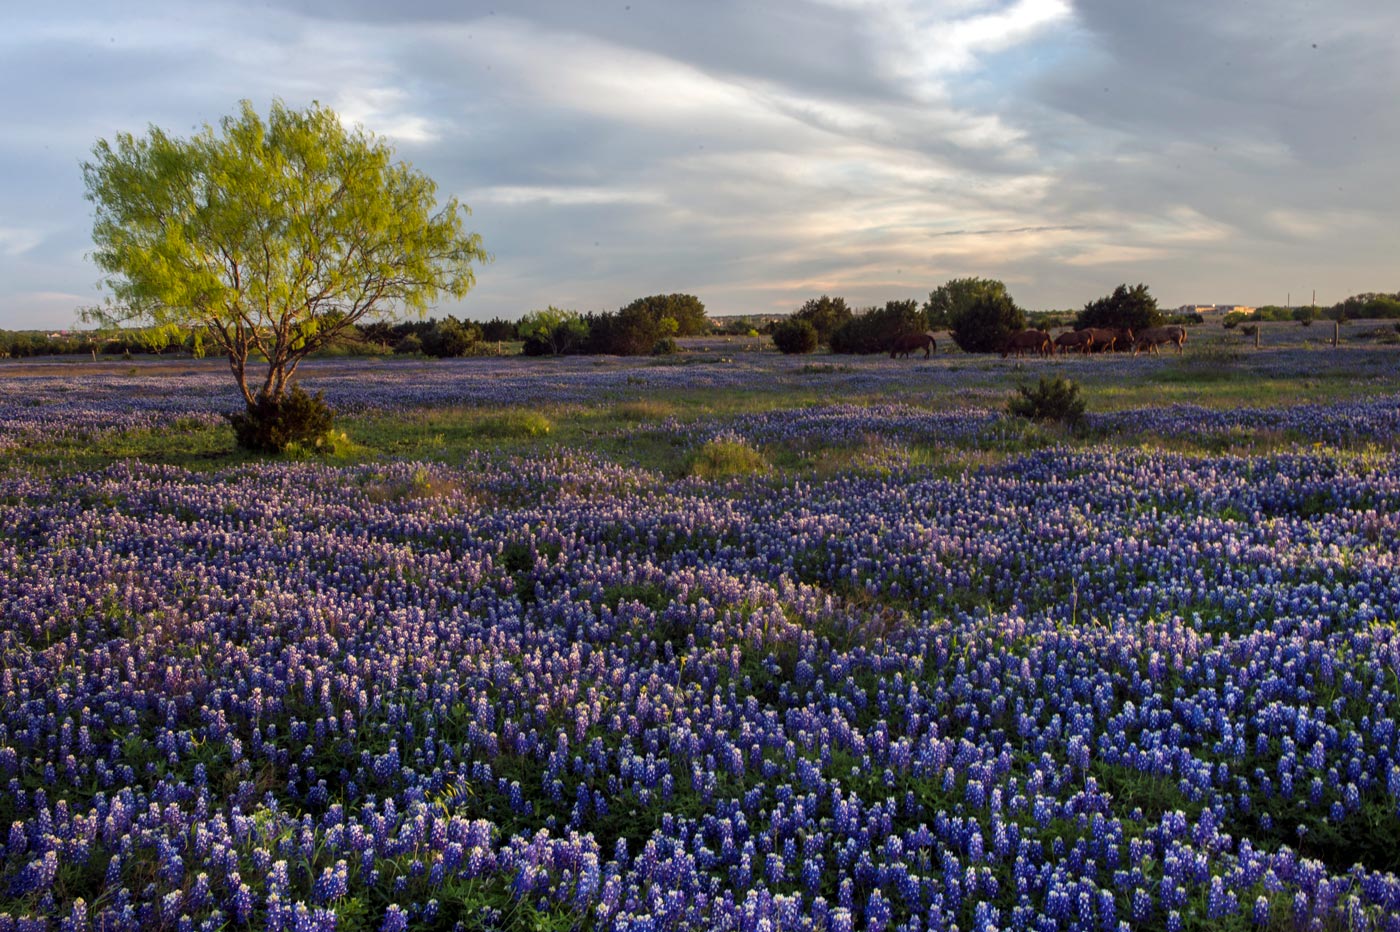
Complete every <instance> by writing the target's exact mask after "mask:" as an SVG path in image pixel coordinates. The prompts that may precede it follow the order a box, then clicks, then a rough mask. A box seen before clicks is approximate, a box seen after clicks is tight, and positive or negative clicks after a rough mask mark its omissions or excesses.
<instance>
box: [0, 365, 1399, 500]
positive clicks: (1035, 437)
mask: <svg viewBox="0 0 1400 932" xmlns="http://www.w3.org/2000/svg"><path fill="white" fill-rule="evenodd" d="M1268 352H1269V351H1268V350H1267V349H1266V350H1264V351H1260V352H1256V351H1254V350H1252V349H1250V348H1242V347H1239V346H1235V345H1233V344H1232V343H1230V342H1229V341H1228V340H1215V341H1211V340H1209V339H1207V340H1204V341H1201V342H1199V343H1197V344H1195V345H1192V346H1190V347H1189V348H1188V352H1187V354H1186V355H1185V356H1183V357H1176V356H1171V355H1168V356H1166V357H1162V358H1160V359H1153V360H1150V361H1144V360H1137V361H1134V362H1132V363H1128V362H1127V361H1126V360H1121V359H1119V360H1100V359H1090V360H1085V361H1082V362H1078V361H1076V362H1075V363H1074V365H1073V368H1072V369H1071V368H1069V367H1067V366H1064V365H1063V364H1062V361H1061V360H1059V359H1052V360H1035V361H1031V362H1029V363H1025V364H1024V365H1011V364H1009V362H1008V361H1004V360H1000V359H995V358H988V359H983V358H981V357H975V358H974V357H963V356H960V355H956V354H955V355H952V356H949V357H947V359H946V365H939V366H936V367H935V369H934V370H933V373H932V375H931V376H930V374H929V372H928V371H927V370H921V373H922V374H921V375H920V376H919V377H913V376H911V377H910V378H909V379H908V380H907V381H904V382H901V383H897V384H895V385H894V386H890V387H883V388H881V389H880V390H879V391H873V390H871V389H870V388H869V387H868V386H867V385H863V384H862V381H861V380H860V379H859V378H858V376H859V374H860V373H861V372H864V371H867V370H869V371H876V370H877V369H879V368H880V366H881V365H882V362H883V361H882V360H879V359H865V358H860V357H856V358H853V359H851V360H849V361H847V360H846V359H845V358H843V359H842V360H841V361H840V362H836V361H834V360H833V361H828V359H825V358H823V359H818V360H815V361H813V362H811V363H807V364H804V365H802V366H801V367H798V368H795V369H785V370H781V371H777V372H774V373H772V377H771V378H767V379H760V378H755V380H754V383H753V384H752V385H748V386H745V387H743V388H698V389H686V390H679V391H669V392H668V393H667V394H666V395H665V397H664V399H663V398H658V397H655V393H656V388H655V387H654V385H653V384H652V383H651V382H650V381H649V377H648V375H647V373H648V372H649V371H654V367H653V366H651V365H650V363H649V362H647V363H645V364H640V365H637V366H636V367H635V376H636V378H635V381H634V382H633V384H628V385H626V386H625V387H624V388H622V389H620V390H619V392H618V397H616V398H615V399H613V400H611V401H604V402H599V403H594V404H588V405H583V404H553V405H543V406H539V407H536V408H528V409H527V408H522V407H520V406H518V405H511V406H502V407H494V408H492V407H476V406H455V407H440V408H423V409H416V410H410V411H408V412H392V413H369V414H360V415H342V416H341V417H340V418H338V419H337V425H336V430H337V438H336V441H335V442H334V443H331V444H329V445H328V447H329V452H327V451H326V450H321V451H316V450H309V449H297V450H293V451H291V456H292V457H293V458H298V459H311V458H328V459H329V460H330V461H331V462H335V463H355V462H366V461H384V460H389V461H395V460H397V461H405V460H407V461H429V462H446V463H454V462H460V461H461V460H462V459H463V458H465V457H466V456H468V455H471V454H474V453H476V452H478V451H490V452H497V453H502V454H506V455H514V454H525V455H533V454H540V453H549V452H552V451H557V450H561V449H587V450H589V451H590V452H591V453H592V454H594V455H597V456H601V457H604V458H606V459H610V460H612V461H615V462H618V463H621V464H625V465H628V466H636V467H641V468H645V469H649V470H653V471H655V472H656V473H658V474H659V475H661V476H664V477H668V478H679V477H682V476H685V475H689V474H697V475H698V474H716V475H717V474H719V473H723V472H725V471H733V474H743V473H744V472H745V471H748V470H750V469H751V468H762V467H755V466H754V462H753V461H752V458H751V457H750V458H749V459H748V461H747V462H741V461H740V460H739V459H735V458H733V457H731V458H730V461H729V462H728V464H727V465H725V464H724V463H721V462H720V461H719V460H716V461H715V462H714V463H711V462H710V458H711V455H712V454H713V453H715V452H716V451H712V452H711V453H710V454H706V455H705V456H704V457H699V456H697V455H696V453H695V451H694V449H693V440H691V439H690V438H689V437H687V436H686V435H685V433H684V427H685V425H690V424H696V425H698V424H700V423H701V422H705V421H712V420H715V419H724V418H728V417H733V416H739V415H744V414H756V413H762V412H766V411H772V410H775V409H784V408H800V407H805V406H816V405H825V404H831V403H834V402H837V401H842V402H848V403H851V404H856V405H860V404H872V403H890V402H897V403H905V404H910V405H913V406H916V407H923V408H927V409H929V410H940V409H951V408H958V407H963V406H966V405H968V404H972V405H980V406H984V407H987V408H989V409H996V408H1000V407H1001V406H1002V405H1003V404H1004V403H1005V399H1006V397H1007V395H1008V394H1010V393H1011V392H1012V391H1013V390H1014V386H1015V385H1016V384H1017V383H1019V382H1023V381H1024V380H1025V378H1026V377H1027V376H1028V375H1032V374H1035V375H1044V374H1049V375H1052V376H1053V375H1057V374H1060V373H1064V374H1066V375H1069V376H1072V377H1073V378H1074V379H1075V381H1076V382H1078V383H1079V384H1080V385H1081V386H1082V392H1083V394H1084V396H1085V398H1086V399H1088V401H1089V404H1090V407H1091V409H1092V410H1093V411H1096V412H1112V411H1115V410H1122V409H1130V408H1138V407H1146V406H1158V405H1168V404H1176V403H1182V404H1195V405H1202V406H1205V407H1210V408H1235V407H1258V406H1272V405H1281V404H1289V403H1297V402H1299V401H1310V402H1329V401H1336V400H1342V399H1358V398H1365V397H1369V396H1374V395H1377V394H1383V393H1390V392H1394V391H1396V390H1397V388H1400V381H1398V380H1397V379H1396V378H1395V376H1394V375H1393V374H1392V375H1386V372H1387V371H1393V370H1386V368H1385V366H1384V365H1382V364H1383V363H1384V359H1382V358H1381V357H1380V356H1378V355H1377V353H1376V352H1370V353H1369V354H1363V355H1364V356H1365V358H1364V359H1362V360H1360V361H1361V363H1363V364H1362V365H1353V364H1352V363H1353V362H1355V360H1351V359H1349V358H1348V356H1347V355H1346V354H1343V355H1342V356H1340V357H1339V356H1337V355H1335V354H1333V353H1331V352H1325V351H1322V350H1319V351H1318V352H1317V353H1316V357H1317V365H1316V366H1312V365H1309V368H1308V369H1307V371H1300V372H1299V373H1298V374H1297V375H1290V376H1281V375H1278V374H1276V373H1274V372H1268V371H1260V370H1259V369H1258V368H1257V367H1256V365H1255V362H1254V361H1255V360H1260V359H1265V360H1267V358H1268V357H1267V355H1266V354H1267V353H1268ZM1384 355H1385V358H1387V359H1388V358H1389V356H1390V355H1391V354H1390V353H1388V352H1387V353H1385V354H1384ZM724 359H725V357H720V356H711V355H708V354H701V355H697V356H695V358H694V359H693V360H689V362H690V363H691V364H695V363H700V364H706V365H714V366H723V365H726V363H725V362H724V361H723V360H724ZM940 360H941V361H942V357H940ZM395 363H396V361H395V360H392V359H388V360H383V361H380V360H376V361H375V364H377V365H390V366H391V365H394V364H395ZM535 363H536V361H533V360H518V359H513V360H509V361H504V360H503V362H502V364H503V365H512V366H521V365H533V364H535ZM545 364H547V363H545ZM600 364H602V365H608V366H620V365H624V363H620V362H618V361H616V360H601V361H600ZM344 365H347V366H348V365H353V363H345V364H344ZM5 368H6V369H7V370H8V369H13V370H17V371H18V370H19V367H18V366H15V365H11V366H7V367H5ZM146 368H147V369H148V370H150V372H148V374H157V373H158V371H159V369H158V367H153V366H147V367H146ZM944 368H946V369H947V370H949V373H950V374H951V372H952V371H953V370H955V369H957V370H960V371H958V372H957V375H956V386H953V385H949V384H946V383H940V381H939V377H940V375H941V373H940V370H942V369H944ZM117 372H118V374H120V369H118V370H117ZM852 375H855V376H857V378H852ZM12 384H18V385H20V386H22V385H23V380H22V379H19V380H16V381H15V382H13V383H12ZM20 403H21V404H23V401H22V400H21V402H20ZM663 422H675V423H678V424H680V425H681V427H682V431H681V432H680V433H677V432H676V431H674V430H669V429H668V430H665V431H662V430H658V429H657V427H658V426H659V425H661V424H662V423H663ZM342 433H343V435H344V436H343V437H341V436H340V434H342ZM1290 442H1291V440H1290V438H1287V437H1271V436H1239V437H1227V438H1220V437H1216V438H1211V439H1209V440H1206V441H1201V442H1195V441H1182V440H1164V439H1160V438H1142V437H1135V438H1131V439H1125V440H1122V441H1120V440H1118V439H1117V438H1114V437H1104V436H1097V437H1095V436H1086V437H1084V438H1075V437H1070V436H1068V435H1064V434H1063V433H1062V432H1061V433H1057V432H1055V431H1053V430H1047V429H1041V428H1039V427H1037V429H1035V430H1033V431H1027V432H1025V433H1023V434H1019V435H1017V436H1016V437H1014V438H1007V439H1005V440H1004V441H1003V440H997V441H985V440H984V441H982V442H977V443H967V444H954V445H949V446H946V447H942V448H938V449H933V448H927V447H925V448H920V447H914V448H912V449H910V450H908V451H901V452H900V453H898V454H897V455H896V454H890V455H882V451H877V450H872V449H867V448H864V446H863V445H859V444H858V445H856V446H855V447H852V448H832V449H827V450H823V451H820V452H819V453H813V452H812V451H810V450H804V449H801V448H800V447H801V445H800V444H797V445H793V446H791V448H781V447H779V448H771V447H770V448H765V449H764V450H763V451H762V456H763V460H764V461H766V462H767V463H768V464H771V465H772V466H774V467H777V468H781V469H782V470H784V471H785V472H789V473H793V474H797V475H810V476H815V477H822V476H825V475H831V474H834V473H835V472H839V471H842V470H844V469H848V468H850V469H854V470H856V471H861V470H862V469H863V468H867V467H868V468H871V469H875V470H877V471H884V470H887V469H888V468H890V466H891V465H894V464H895V463H898V462H901V461H903V460H905V459H907V460H908V464H909V465H910V466H912V467H915V468H924V467H927V468H930V469H932V470H934V471H935V472H939V473H944V474H948V475H955V474H957V473H958V472H960V471H962V470H964V469H968V468H978V467H980V466H985V465H992V464H994V463H996V462H998V461H1001V460H1004V459H1005V458H1006V457H1007V456H1014V455H1016V454H1018V453H1020V452H1025V451H1027V450H1032V449H1037V448H1039V447H1043V446H1046V445H1055V444H1074V443H1088V444H1116V443H1128V444H1130V445H1133V446H1142V445H1144V444H1145V445H1148V446H1151V447H1157V448H1167V449H1172V450H1176V451H1180V452H1185V453H1192V452H1201V453H1219V452H1252V453H1257V452H1260V451H1266V450H1272V449H1279V448H1281V447H1284V446H1287V445H1288V444H1289V443H1290ZM1222 444H1223V446H1222ZM1198 448H1199V449H1198ZM888 452H889V451H884V453H886V454H888ZM734 456H735V457H738V456H741V455H740V454H737V453H736V454H734ZM256 459H257V458H256V457H253V456H250V455H248V454H246V453H243V452H241V451H239V450H237V449H236V448H235V446H234V443H233V434H232V431H231V430H229V428H228V427H227V426H226V425H224V424H222V423H214V424H205V423H201V422H200V421H198V420H196V419H191V418H178V419H176V420H175V421H173V422H172V423H171V425H170V426H169V427H168V428H166V429H163V430H162V429H143V430H132V431H126V432H108V433H102V434H99V435H94V436H74V437H53V438H46V439H44V440H42V441H40V442H35V443H33V444H31V445H29V446H26V447H21V448H18V449H13V450H9V451H2V452H0V465H4V464H6V463H8V464H11V465H15V466H18V467H21V468H25V467H43V468H49V469H58V470H60V471H68V470H84V469H93V468H101V467H103V466H105V465H107V464H110V463H113V462H118V461H122V460H142V461H146V462H158V463H164V464H169V465H173V466H180V467H184V468H189V469H196V470H199V469H210V468H225V467H228V466H230V465H238V464H241V463H244V462H248V461H255V460H256ZM721 459H722V457H721Z"/></svg>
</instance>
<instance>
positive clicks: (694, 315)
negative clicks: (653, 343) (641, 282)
mask: <svg viewBox="0 0 1400 932" xmlns="http://www.w3.org/2000/svg"><path fill="white" fill-rule="evenodd" d="M621 313H624V314H628V315H629V316H631V315H632V314H640V313H645V314H646V315H647V316H649V317H650V318H651V319H652V320H653V321H655V322H656V323H657V324H658V325H660V323H661V321H662V320H663V319H664V318H667V317H670V318H673V319H674V320H675V321H676V332H675V335H676V336H681V337H694V336H702V335H704V334H707V333H709V332H710V321H709V318H707V317H706V316H705V305H704V304H703V303H701V301H700V299H699V298H697V297H695V295H693V294H654V295H650V296H648V297H645V298H638V299H637V300H635V301H633V302H632V303H631V304H629V305H627V306H626V307H624V308H623V309H622V311H621ZM647 351H648V352H650V349H649V348H648V350H647Z"/></svg>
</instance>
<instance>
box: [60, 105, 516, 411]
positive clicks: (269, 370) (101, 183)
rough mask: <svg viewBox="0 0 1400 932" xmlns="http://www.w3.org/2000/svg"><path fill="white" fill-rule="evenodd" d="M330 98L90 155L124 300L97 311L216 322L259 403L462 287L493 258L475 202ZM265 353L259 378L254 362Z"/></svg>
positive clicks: (97, 314) (108, 272) (118, 142)
mask: <svg viewBox="0 0 1400 932" xmlns="http://www.w3.org/2000/svg"><path fill="white" fill-rule="evenodd" d="M393 155H394V153H393V150H392V148H391V147H390V146H389V144H388V143H387V142H386V141H384V140H383V139H382V138H380V137H377V136H374V135H372V134H370V133H368V132H367V131H365V130H363V129H361V128H358V127H357V128H355V129H353V130H348V129H346V128H345V127H344V126H343V125H342V124H341V122H340V119H339V117H337V116H336V114H335V113H334V112H333V111H332V110H330V109H329V108H327V107H324V106H321V105H320V104H313V105H312V106H311V107H309V108H307V109H306V110H293V109H290V108H288V107H287V106H285V105H284V104H283V103H281V102H280V101H278V102H274V103H273V104H272V108H271V111H270V113H269V114H268V118H267V119H266V120H264V119H263V118H262V117H261V116H259V114H258V113H257V112H256V111H255V110H254V109H253V106H252V104H251V103H249V102H248V101H244V102H243V103H242V105H241V107H240V110H239V112H238V113H236V114H234V115H231V116H227V117H224V118H223V119H222V120H221V121H220V122H219V126H218V127H217V128H216V127H213V126H209V125H208V124H206V125H205V126H204V128H203V129H202V130H201V131H199V132H197V133H196V134H194V135H193V136H191V137H190V138H188V139H178V138H175V137H173V136H171V135H169V134H167V133H166V132H165V131H163V130H161V129H159V128H157V127H155V126H152V127H150V128H149V129H148V131H147V133H146V135H144V136H141V137H137V136H134V135H132V134H130V133H120V134H118V135H117V136H116V138H115V139H114V140H113V141H111V142H109V141H107V140H100V141H99V142H98V143H97V144H96V145H95V146H94V148H93V157H92V160H91V161H88V162H85V163H83V178H84V181H85V183H86V189H87V198H88V200H90V201H92V203H93V204H94V205H95V208H96V211H95V218H94V221H93V241H94V243H95V245H96V249H95V250H94V252H93V259H94V261H95V262H96V264H97V266H98V268H100V269H101V270H102V272H103V273H104V279H103V284H104V285H105V286H106V287H107V288H108V289H109V290H110V291H111V295H112V299H111V301H110V302H109V303H108V304H107V305H106V306H104V307H101V308H97V309H94V310H93V311H91V312H89V314H88V315H87V316H88V317H89V319H91V320H96V321H98V322H101V323H108V322H149V323H152V324H154V325H168V324H174V325H177V326H181V327H198V328H202V329H203V330H204V332H206V333H207V334H208V336H209V338H210V340H211V341H212V342H213V343H214V345H215V346H216V347H217V348H218V350H219V351H220V352H222V353H224V354H226V355H227V356H228V361H229V367H230V369H232V371H233V374H234V377H235V379H236V380H237V382H238V387H239V390H240V391H241V392H242V394H243V397H244V400H245V401H246V402H247V404H248V408H249V410H250V411H252V410H253V407H254V404H255V402H257V401H258V400H259V399H264V400H270V401H272V402H276V401H278V400H279V399H280V398H281V397H282V395H283V393H284V391H286V390H287V387H288V384H289V382H290V380H291V379H292V378H293V376H294V375H295V373H296V368H297V365H298V364H299V363H300V362H301V360H302V359H304V358H305V357H306V356H307V355H308V354H310V353H312V352H314V351H315V350H317V349H318V348H320V347H322V346H324V345H326V344H327V343H328V342H330V341H332V340H334V339H335V338H336V337H337V336H339V335H341V334H342V333H343V332H344V331H346V330H347V329H348V328H350V327H352V326H354V325H355V324H356V322H358V321H361V320H363V319H366V318H374V317H381V316H387V315H390V314H393V313H396V312H399V311H401V310H405V309H406V310H412V311H418V312H420V313H421V312H423V311H424V310H426V309H427V308H428V307H429V306H430V305H431V303H432V302H434V301H435V300H437V298H438V297H439V296H441V295H450V296H452V297H458V298H460V297H461V296H463V295H464V294H466V292H467V290H468V289H470V288H471V287H472V285H473V284H474V283H475V277H474V275H473V271H472V264H473V263H474V262H484V261H487V260H488V259H489V257H488V256H487V254H486V253H485V252H484V251H483V249H482V245H481V238H480V237H479V236H478V235H476V234H474V233H466V232H465V231H464V229H463V218H464V216H465V215H466V214H467V213H468V210H467V208H466V206H465V205H463V204H460V203H458V201H457V199H456V198H454V197H449V198H447V199H446V200H445V201H443V202H442V203H441V204H439V203H438V201H437V187H436V185H435V184H434V183H433V181H432V180H431V179H429V178H428V177H426V176H425V175H423V174H421V173H420V172H417V171H415V170H413V169H412V168H411V167H410V166H409V165H408V164H406V163H403V162H396V161H394V160H393ZM263 365H265V367H266V368H265V371H264V372H263V373H262V375H261V377H260V378H257V379H255V381H254V382H252V383H250V379H249V374H250V372H249V370H250V368H251V369H256V367H259V366H263Z"/></svg>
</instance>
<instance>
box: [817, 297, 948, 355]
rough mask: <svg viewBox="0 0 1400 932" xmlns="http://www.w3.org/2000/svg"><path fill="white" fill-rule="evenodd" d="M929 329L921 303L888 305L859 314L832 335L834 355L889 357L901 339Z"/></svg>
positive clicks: (910, 302)
mask: <svg viewBox="0 0 1400 932" xmlns="http://www.w3.org/2000/svg"><path fill="white" fill-rule="evenodd" d="M925 329H926V324H925V322H924V315H923V312H922V311H920V310H919V302H918V301H916V300H913V299H912V298H911V299H908V300H904V301H886V302H885V306H884V307H872V308H869V309H867V310H865V311H863V312H862V313H860V314H856V315H855V316H854V317H852V318H851V319H850V320H848V321H846V323H844V324H842V325H841V326H840V327H839V328H838V329H837V330H836V332H835V333H833V334H832V335H831V351H832V352H833V353H887V352H889V350H890V346H891V345H892V344H893V343H894V341H895V340H896V339H898V338H899V337H901V336H903V335H905V334H908V333H921V332H923V331H924V330H925Z"/></svg>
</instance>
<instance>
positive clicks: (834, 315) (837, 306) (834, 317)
mask: <svg viewBox="0 0 1400 932" xmlns="http://www.w3.org/2000/svg"><path fill="white" fill-rule="evenodd" d="M792 316H793V317H794V318H796V319H797V320H805V321H806V322H807V323H809V324H811V325H812V329H813V330H815V331H816V332H817V342H819V343H830V342H831V335H832V334H833V333H835V332H836V331H837V330H840V329H841V327H842V326H843V325H845V323H846V322H847V321H848V320H850V319H851V308H850V306H849V305H847V304H846V299H845V298H831V297H828V296H826V295H822V296H821V297H820V298H812V299H811V300H809V301H807V303H805V304H803V305H802V306H801V307H800V308H798V309H797V312H796V313H795V314H793V315H792Z"/></svg>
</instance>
